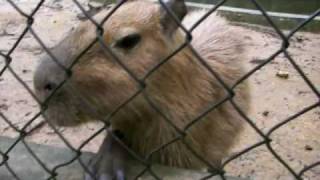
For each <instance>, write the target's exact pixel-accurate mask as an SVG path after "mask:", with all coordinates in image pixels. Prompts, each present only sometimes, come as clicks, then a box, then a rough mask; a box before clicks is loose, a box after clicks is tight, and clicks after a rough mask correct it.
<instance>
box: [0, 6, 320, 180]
mask: <svg viewBox="0 0 320 180" xmlns="http://www.w3.org/2000/svg"><path fill="white" fill-rule="evenodd" d="M248 1H250V2H251V3H252V4H253V5H254V6H255V7H256V8H257V9H258V10H259V11H260V12H261V13H262V14H263V16H264V17H265V19H266V20H267V22H268V23H269V25H270V26H271V27H272V28H273V29H274V30H275V31H276V33H277V34H278V35H279V36H280V37H281V40H282V45H281V47H280V48H279V49H278V50H277V51H275V52H274V53H273V54H272V55H271V56H270V57H269V58H267V59H266V60H265V61H264V62H263V63H261V64H259V65H258V66H256V67H255V68H254V69H252V70H250V71H249V72H248V73H246V74H245V75H244V76H242V77H241V78H240V79H238V80H237V81H236V82H235V83H234V84H233V85H232V86H230V87H229V86H228V85H227V84H226V83H225V82H224V81H223V79H222V78H221V77H220V75H219V74H218V73H217V72H216V71H215V70H214V69H212V68H210V66H209V65H208V64H207V63H206V61H205V60H204V59H202V57H201V56H200V55H199V54H198V53H197V51H196V50H195V49H191V50H192V52H193V53H194V55H195V57H196V58H197V60H198V61H199V62H200V63H201V64H202V65H203V66H204V67H205V68H206V69H207V70H208V71H209V72H210V73H211V75H212V78H216V79H217V81H218V82H219V83H220V84H221V85H222V86H223V88H225V90H226V92H228V95H227V96H226V97H225V98H223V99H222V100H221V101H219V102H214V103H212V104H211V105H210V107H209V108H208V109H205V110H204V111H203V113H201V114H199V115H198V116H197V118H195V119H194V120H193V121H191V123H190V124H188V125H187V126H186V127H185V128H184V129H179V128H178V127H176V126H175V125H174V124H173V123H172V121H171V120H170V118H169V117H167V115H166V114H165V113H164V112H162V111H161V109H160V108H158V107H157V104H155V103H154V102H153V101H152V99H150V98H149V96H148V94H147V93H146V92H145V91H144V89H145V87H146V86H148V84H147V83H146V80H147V79H148V77H149V76H150V75H151V74H152V73H153V72H155V71H157V69H158V68H159V67H160V66H162V65H163V64H165V63H166V62H168V61H170V58H171V57H173V56H175V55H176V54H177V53H178V52H179V51H180V50H181V49H183V48H184V47H185V46H187V45H188V44H189V43H190V42H191V41H192V35H191V32H192V31H193V30H194V29H195V28H196V27H197V26H198V25H199V24H200V23H201V22H202V21H203V20H205V19H206V18H207V17H208V16H209V15H210V14H212V13H213V12H215V11H216V10H217V9H218V8H219V7H220V6H221V5H223V4H225V3H226V2H227V0H221V1H220V2H219V3H217V4H216V5H215V6H214V8H212V9H211V10H209V11H208V12H207V13H206V14H205V15H204V16H203V17H202V18H201V19H200V20H199V21H198V22H197V23H196V24H194V26H192V27H191V28H190V30H187V29H186V28H185V27H184V26H183V25H182V24H181V23H180V22H179V20H178V19H177V17H176V16H175V15H174V14H173V12H171V11H170V10H169V9H168V8H167V7H166V5H165V3H164V2H163V1H162V0H159V3H160V4H161V6H163V7H164V9H165V10H166V11H168V12H169V14H170V15H171V16H172V18H173V19H174V21H175V22H176V23H177V24H178V25H179V26H180V27H181V29H182V30H183V31H184V33H185V34H186V36H185V37H186V39H185V42H184V43H183V44H181V46H180V47H178V48H177V49H176V50H174V51H173V53H172V54H170V55H168V56H167V57H166V58H164V59H163V60H162V61H161V62H160V63H159V64H157V65H156V66H155V67H154V68H152V69H150V70H149V71H148V72H147V73H146V75H145V76H144V77H143V78H140V79H139V78H138V77H136V76H135V75H134V73H132V72H131V71H130V69H128V68H127V67H126V66H125V65H124V64H123V63H122V62H121V60H120V59H119V58H118V57H117V56H116V54H115V53H114V52H112V50H111V49H110V47H109V46H108V45H106V44H104V40H103V36H102V35H103V32H104V28H103V26H102V25H103V24H104V23H105V22H106V21H108V19H109V17H110V16H111V15H112V14H113V13H114V12H115V11H117V9H118V8H119V7H120V6H121V5H122V4H123V3H125V2H126V1H125V0H122V1H120V2H119V3H117V4H116V5H115V6H114V7H113V9H112V10H111V11H110V13H109V14H108V15H107V16H106V17H105V18H104V20H103V21H102V22H101V23H98V22H96V21H95V20H94V19H93V18H92V17H91V16H90V15H89V14H88V13H87V12H86V11H85V9H84V8H83V7H82V6H81V4H80V3H79V2H78V1H77V0H73V2H74V5H75V6H77V7H78V8H79V9H80V10H81V11H82V12H83V14H84V15H85V16H86V17H87V18H88V19H89V20H90V21H91V22H92V26H95V27H96V30H97V31H96V32H97V33H96V38H95V39H94V40H93V41H92V42H91V43H90V44H89V46H87V47H86V48H85V49H84V50H83V51H82V52H81V53H79V55H78V56H77V57H76V58H75V60H74V61H73V63H72V64H71V65H70V66H69V67H67V68H66V67H64V66H63V65H59V64H60V63H59V61H58V60H57V58H56V57H55V56H54V54H53V53H52V52H51V51H50V49H49V48H48V47H46V45H45V44H44V43H43V41H42V40H41V39H40V37H39V36H38V35H37V33H36V32H35V31H34V30H33V28H32V25H33V23H34V20H35V19H34V15H35V14H36V13H37V12H38V10H39V8H40V7H41V6H43V4H44V2H45V1H44V0H41V1H40V2H39V3H38V4H37V6H36V7H35V8H34V9H33V11H32V12H31V13H30V14H26V13H25V12H23V11H22V10H21V8H19V7H18V6H17V5H16V4H15V3H14V1H11V0H8V1H7V2H8V3H9V4H10V5H12V7H13V8H14V9H15V10H16V11H17V12H19V14H20V15H21V16H24V17H25V18H26V19H27V24H26V25H27V26H26V27H25V29H24V31H23V32H22V33H21V35H20V36H19V38H18V39H17V41H16V42H15V44H14V45H13V46H12V47H11V49H10V50H9V51H8V52H6V53H3V52H0V56H2V57H3V58H4V59H5V65H4V66H3V67H2V68H1V70H0V76H2V75H3V73H4V72H5V71H9V72H10V73H11V74H12V75H13V76H14V77H15V78H16V80H18V81H19V83H21V84H22V85H23V87H24V88H25V89H26V90H27V91H28V93H29V94H30V95H31V96H32V97H33V98H34V99H35V100H36V101H37V102H38V103H39V104H40V105H41V106H42V109H41V111H39V112H38V113H37V114H36V115H35V116H34V117H32V118H30V120H29V121H28V123H26V124H25V125H24V127H22V128H20V129H18V128H17V127H15V126H14V125H13V124H12V123H11V121H10V119H8V118H7V117H6V116H5V115H4V114H3V113H1V112H0V116H1V119H2V120H3V121H5V122H6V123H7V124H8V125H9V126H10V127H11V128H12V129H14V130H15V131H16V132H18V133H19V138H17V139H16V141H15V143H13V144H12V145H11V146H10V147H9V148H8V149H7V150H6V151H5V152H2V151H0V156H2V162H1V163H0V167H1V166H4V167H6V169H7V170H8V171H9V172H10V173H11V175H12V177H14V178H15V179H21V178H20V177H19V176H18V175H17V174H16V173H15V171H14V170H13V168H12V167H10V165H9V163H8V161H9V160H10V152H11V151H12V150H13V149H14V148H15V146H16V145H17V144H18V143H19V142H22V143H24V145H25V146H26V148H27V150H28V151H29V153H30V155H31V156H33V158H34V159H35V160H36V161H37V162H38V163H39V164H40V166H41V167H42V168H43V169H44V170H45V171H46V172H47V173H48V179H55V177H56V176H57V175H58V174H57V170H58V169H60V168H64V167H65V166H67V165H68V164H70V163H72V162H74V161H79V162H80V164H81V165H82V166H83V169H84V170H85V171H87V172H88V173H90V172H89V171H88V167H87V166H86V164H85V163H83V162H82V160H81V158H80V156H81V154H82V148H83V147H84V146H85V145H86V144H87V143H88V142H89V141H91V140H92V139H93V138H95V137H96V136H97V135H98V134H100V133H102V131H104V130H107V131H108V133H109V134H110V135H112V136H114V138H115V139H116V140H117V141H119V143H120V144H121V145H123V146H124V147H125V148H126V150H127V151H128V152H129V153H130V154H131V155H132V156H133V157H134V158H135V159H136V160H137V161H139V162H140V163H141V164H142V165H143V166H144V167H145V168H144V169H143V170H142V171H141V172H140V173H138V174H137V176H136V179H137V178H139V177H141V176H142V175H143V174H145V173H146V172H149V173H150V174H151V175H152V176H153V177H154V178H155V179H162V178H161V174H156V173H155V172H154V171H153V170H152V166H153V164H152V163H150V158H151V156H152V155H153V154H154V153H156V152H158V151H160V150H161V149H163V148H166V147H167V146H170V144H172V143H176V142H177V141H181V142H182V143H184V144H185V145H186V146H187V147H188V148H189V149H190V151H192V152H193V153H194V154H195V156H196V157H197V158H199V159H200V160H201V161H202V162H203V163H205V164H206V165H207V166H208V168H209V169H210V170H211V171H210V172H211V173H210V175H209V176H207V177H204V178H203V179H208V178H210V177H212V176H216V175H217V176H220V177H221V178H222V179H225V175H224V174H225V171H224V167H225V166H226V165H228V164H229V163H230V162H231V161H233V160H234V159H236V158H238V157H239V156H241V155H243V154H245V153H247V152H249V151H251V150H253V149H255V148H257V147H260V146H263V145H265V146H266V147H267V148H268V150H269V152H270V153H271V154H272V155H273V156H274V158H275V159H277V160H278V161H279V162H280V163H281V164H282V165H283V166H284V167H285V168H286V169H287V170H288V171H289V172H290V173H291V174H292V176H293V177H294V178H295V179H302V176H303V175H304V173H306V172H307V171H309V170H310V169H312V168H314V167H316V166H318V165H320V161H317V162H315V163H313V164H310V165H308V166H305V167H304V168H303V169H301V170H300V171H295V170H294V169H293V168H292V167H291V166H290V164H289V163H288V162H286V161H285V160H284V159H283V158H282V157H281V156H280V155H279V154H278V153H277V152H276V151H275V150H274V148H273V147H272V145H271V141H272V139H271V138H270V136H271V134H272V133H274V132H275V131H277V130H278V129H279V128H281V127H283V126H285V125H286V124H287V123H289V122H291V121H292V120H294V119H296V118H297V117H299V116H301V115H303V114H305V113H306V112H308V111H310V110H312V109H314V108H316V107H319V105H320V101H319V100H320V92H319V90H318V89H317V88H316V87H315V85H314V84H313V83H312V82H311V80H310V79H309V78H308V77H307V76H306V74H305V72H304V71H303V70H302V68H301V67H299V65H298V64H297V63H296V61H295V60H294V59H293V58H292V57H291V56H290V54H289V53H288V51H287V49H288V48H289V47H290V42H289V40H290V38H292V36H293V35H294V34H295V33H296V32H298V31H299V30H301V29H302V28H303V27H304V26H306V25H307V24H308V23H309V22H311V21H312V20H313V19H314V18H315V17H316V16H318V15H319V14H320V9H318V10H317V11H315V12H314V13H313V14H312V15H310V16H309V18H307V19H305V20H304V21H302V22H301V23H300V24H299V25H297V26H296V27H295V28H294V29H292V30H291V31H290V33H288V34H287V35H286V34H284V33H283V32H282V31H281V30H280V29H279V28H278V27H277V25H276V24H275V23H274V22H273V21H272V19H271V18H270V17H269V16H268V13H267V12H266V11H265V10H264V8H263V7H262V6H261V5H260V4H259V3H258V1H256V0H248ZM27 32H30V33H31V34H32V36H33V37H34V38H35V39H36V40H37V42H38V43H39V44H40V45H41V46H42V48H43V49H44V51H45V52H46V53H48V54H49V56H50V57H51V58H52V59H53V60H54V61H55V62H56V63H57V64H58V65H59V66H60V67H61V68H63V69H64V70H65V71H66V73H67V74H68V77H71V76H72V68H73V67H74V65H75V64H76V63H77V62H78V61H79V59H80V58H81V57H82V56H83V54H85V53H86V52H87V51H88V50H89V49H90V48H91V47H92V46H93V45H94V44H95V43H99V44H100V45H101V46H102V48H103V51H104V52H105V53H107V54H111V55H112V57H113V58H114V59H115V60H116V61H117V62H118V63H119V64H120V66H122V68H123V69H124V70H125V71H126V72H127V73H128V74H129V75H130V76H131V77H132V80H133V81H135V82H136V84H137V85H138V86H139V89H138V90H137V91H136V92H133V93H132V96H131V97H130V98H129V99H127V100H126V101H125V102H123V103H122V104H121V105H119V106H118V107H117V108H115V110H114V111H113V112H112V113H110V114H109V115H108V116H107V117H106V119H105V121H104V122H109V120H110V119H111V118H112V117H113V116H114V115H115V114H117V112H118V111H119V110H121V108H122V107H123V106H125V105H126V104H127V103H129V102H130V101H131V100H132V99H133V98H135V97H136V96H137V95H139V94H142V95H143V96H144V97H145V99H146V100H147V101H148V103H149V105H150V106H151V107H152V108H154V109H155V111H157V112H158V113H159V114H161V115H162V116H163V118H164V119H165V120H166V121H167V123H168V124H170V126H172V127H173V128H174V129H175V130H176V131H177V134H178V136H177V137H175V138H174V139H171V140H170V141H168V142H167V143H165V144H163V145H161V146H159V147H158V148H157V149H155V150H154V151H152V153H150V154H148V155H146V158H143V157H140V156H139V155H137V154H136V153H135V152H134V151H132V150H131V149H130V147H127V146H126V145H125V144H124V143H122V142H121V140H120V139H118V138H117V136H115V135H113V132H111V131H110V130H109V129H108V128H107V127H108V126H109V124H108V123H106V124H105V126H104V127H102V128H101V129H100V130H99V131H97V132H96V133H95V134H93V135H92V136H91V137H90V138H89V139H87V140H86V141H85V142H83V143H82V144H81V145H80V146H79V148H77V149H75V148H74V147H73V146H72V145H71V144H70V143H69V142H68V141H67V140H66V139H65V137H64V136H63V135H62V134H61V133H60V132H59V131H58V130H57V129H56V127H55V126H54V125H51V124H50V122H49V121H47V118H46V117H45V116H44V119H45V121H47V122H48V123H49V125H50V127H51V128H52V129H53V130H54V132H55V133H56V134H57V135H58V136H59V138H60V139H61V140H62V141H63V142H64V143H65V144H66V146H67V147H68V148H70V149H71V150H72V151H73V152H74V156H73V158H72V159H70V160H68V161H66V162H64V163H62V164H59V165H56V166H55V167H53V168H48V166H47V165H46V163H45V162H43V161H42V160H41V159H40V158H39V157H38V156H37V155H36V154H35V153H33V151H32V149H31V148H29V147H28V145H27V144H26V143H25V140H24V138H25V137H26V136H28V134H30V133H32V132H33V131H34V130H35V129H36V128H37V127H34V128H31V129H29V130H27V129H28V128H29V127H30V125H31V124H32V123H33V122H34V121H35V120H36V119H37V118H38V117H39V116H41V115H43V112H44V111H45V110H46V109H47V107H46V104H47V102H48V101H49V100H50V99H51V97H52V95H53V94H54V93H55V92H56V91H57V90H58V89H59V88H60V87H61V86H63V85H64V83H65V82H66V81H68V78H67V79H65V80H64V81H63V82H62V83H61V84H60V85H59V86H58V87H57V88H56V89H55V90H54V92H53V93H52V94H51V96H50V97H48V98H47V99H46V101H45V102H42V103H41V102H40V101H39V100H38V99H37V97H36V95H35V94H34V93H33V90H32V89H31V88H30V87H29V86H28V85H27V84H26V82H24V81H23V80H22V78H21V77H20V76H19V75H18V74H17V73H16V72H15V70H14V69H13V68H12V67H11V66H10V64H11V63H12V61H14V59H12V56H11V55H12V53H13V52H14V51H15V50H16V47H17V46H18V45H19V43H20V42H21V40H22V39H23V38H24V37H25V35H26V33H27ZM280 54H283V55H284V56H285V58H286V59H287V60H288V61H289V62H290V63H291V65H292V66H293V67H294V69H295V70H296V71H297V72H298V74H299V75H300V76H301V77H302V79H303V80H304V82H305V83H306V84H307V85H308V87H309V88H310V89H311V90H312V91H313V93H314V94H315V95H316V96H317V98H318V101H317V102H316V103H314V104H312V105H311V106H308V107H306V108H304V109H303V110H301V111H299V112H296V113H295V114H293V115H292V116H290V117H288V118H287V119H284V120H282V121H281V122H280V123H278V124H277V125H275V126H274V127H272V128H271V129H270V130H269V131H268V132H267V133H264V132H263V131H262V130H261V129H259V127H258V126H257V125H255V123H254V121H253V120H252V119H250V118H249V117H248V116H247V115H246V114H245V113H244V112H243V111H242V110H241V108H240V107H239V105H238V104H237V103H236V102H235V101H234V96H235V92H234V89H235V88H236V87H238V86H239V85H240V84H241V83H243V81H245V80H247V79H248V78H249V77H250V76H251V75H252V74H254V73H255V72H257V71H258V70H259V69H261V68H262V67H264V66H266V65H267V64H269V63H271V62H272V61H273V60H274V59H275V58H276V57H277V56H279V55H280ZM225 102H230V103H231V104H232V106H233V108H234V109H235V110H236V111H237V112H238V113H239V114H240V115H241V116H242V117H243V118H244V119H245V121H246V122H247V123H248V124H249V125H250V126H251V127H252V128H253V129H254V130H255V131H256V133H257V134H258V135H260V136H261V137H262V139H263V140H262V141H260V142H258V143H256V144H253V145H251V146H249V147H247V148H245V149H243V150H242V151H241V152H238V153H237V154H234V155H233V156H232V157H230V158H228V159H227V160H226V161H224V163H223V165H222V166H221V169H216V168H215V167H214V166H212V165H211V163H210V162H208V161H207V160H206V158H205V157H202V156H201V154H197V153H196V152H195V151H194V150H193V149H192V148H191V147H190V146H188V144H187V143H186V142H185V140H184V137H185V136H187V134H188V132H187V131H188V129H189V128H190V127H192V126H193V125H194V123H197V122H198V121H201V117H203V116H205V115H206V114H207V113H209V112H210V111H212V110H214V109H215V108H217V107H219V106H221V105H222V104H223V103H225ZM93 111H94V107H93Z"/></svg>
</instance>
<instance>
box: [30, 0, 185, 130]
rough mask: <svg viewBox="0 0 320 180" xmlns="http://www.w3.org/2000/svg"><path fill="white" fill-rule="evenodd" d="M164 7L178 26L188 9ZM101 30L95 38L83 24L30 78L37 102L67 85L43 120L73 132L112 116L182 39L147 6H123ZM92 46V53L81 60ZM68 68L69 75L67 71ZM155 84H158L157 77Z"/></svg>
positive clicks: (159, 11) (174, 1)
mask: <svg viewBox="0 0 320 180" xmlns="http://www.w3.org/2000/svg"><path fill="white" fill-rule="evenodd" d="M166 5H167V6H168V8H169V9H171V11H172V12H173V13H175V16H176V19H177V20H180V21H181V20H182V19H183V17H184V16H185V14H186V7H185V4H184V2H183V1H182V0H171V1H167V2H166ZM111 11H112V9H111V10H104V11H102V12H100V13H99V14H97V15H96V16H94V19H95V20H96V21H97V22H98V23H102V22H103V20H104V18H105V17H106V16H108V14H109V13H110V12H111ZM102 27H103V29H104V31H103V33H102V35H101V36H100V37H99V38H97V34H99V33H97V32H99V31H97V27H96V26H95V25H94V24H93V23H92V22H90V21H89V20H88V21H86V22H83V23H81V24H80V25H79V26H78V27H77V28H76V29H75V30H73V31H72V32H71V33H70V34H68V35H67V36H66V38H65V39H64V40H62V41H61V42H60V43H59V44H57V45H56V46H55V47H53V48H52V49H50V51H51V52H52V55H53V56H51V55H48V54H46V55H45V56H44V57H42V59H41V63H40V65H39V66H38V68H37V70H36V73H35V76H34V87H35V91H36V94H37V96H38V97H39V99H40V100H41V101H43V102H44V101H45V100H46V99H47V98H48V97H49V96H50V95H51V94H52V92H53V91H55V89H57V87H59V84H60V83H62V82H63V81H65V79H68V80H66V82H65V83H64V85H63V86H61V87H59V88H58V89H57V90H56V92H55V93H54V95H53V96H52V97H51V98H50V99H49V101H46V104H47V107H48V109H47V111H46V116H47V117H48V119H49V120H50V121H51V122H52V123H54V124H57V125H62V126H72V125H77V124H79V123H81V122H86V121H88V120H98V119H101V118H102V117H105V115H107V114H109V113H110V112H113V111H114V110H115V108H117V107H118V106H120V105H121V104H122V103H124V102H125V101H126V100H127V99H128V98H129V97H131V96H132V95H133V94H134V93H135V92H137V91H138V90H139V88H140V84H139V83H138V82H137V81H136V80H137V79H141V78H143V77H144V76H145V75H146V74H147V72H148V71H149V70H150V69H152V68H153V67H155V66H156V65H157V64H158V63H160V62H161V61H162V60H163V59H164V58H165V57H167V56H168V55H169V54H170V53H171V52H172V51H173V50H174V49H176V48H177V47H178V46H179V45H181V44H182V42H183V39H184V37H185V36H184V35H183V33H181V31H180V30H178V29H179V26H178V24H177V23H176V21H175V20H174V19H173V18H172V17H171V14H170V13H168V12H167V11H166V10H165V8H163V7H162V6H160V5H158V4H155V3H152V2H147V1H128V2H125V3H124V4H122V5H121V6H120V7H119V8H118V9H117V10H116V11H115V12H114V13H113V14H112V15H111V16H110V17H109V18H108V19H107V20H106V21H105V22H103V24H102ZM91 43H94V44H93V45H92V47H90V48H89V49H88V51H86V52H85V53H84V54H80V53H81V52H82V51H83V50H85V49H86V48H88V47H89V46H90V45H91ZM102 43H103V44H102ZM110 51H111V52H110ZM79 56H80V58H78V57H79ZM54 60H56V61H57V62H58V63H57V62H56V61H54ZM71 66H72V68H71V73H68V72H67V71H66V69H68V68H69V67H71ZM124 67H125V68H124ZM136 78H137V79H136ZM153 81H156V82H154V83H157V84H161V77H158V78H155V79H154V80H153ZM149 83H153V82H149ZM159 86H161V85H159Z"/></svg>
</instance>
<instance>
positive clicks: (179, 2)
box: [160, 0, 187, 35]
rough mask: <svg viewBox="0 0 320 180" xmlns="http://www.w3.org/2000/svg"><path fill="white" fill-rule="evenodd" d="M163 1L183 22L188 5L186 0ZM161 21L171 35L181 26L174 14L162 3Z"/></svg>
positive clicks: (166, 31)
mask: <svg viewBox="0 0 320 180" xmlns="http://www.w3.org/2000/svg"><path fill="white" fill-rule="evenodd" d="M163 2H164V4H165V5H166V7H167V8H168V9H170V10H171V11H172V13H174V15H175V16H176V17H177V18H178V20H179V22H181V21H182V19H183V18H184V16H185V15H186V14H187V7H186V5H185V2H184V0H163ZM160 22H161V25H162V26H163V29H164V32H165V33H166V34H168V35H171V34H172V33H173V32H174V31H175V30H176V29H177V28H178V26H179V25H178V23H177V22H176V21H175V20H174V18H173V16H172V15H171V14H170V13H169V12H168V10H167V9H166V8H165V7H163V6H162V5H160Z"/></svg>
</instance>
